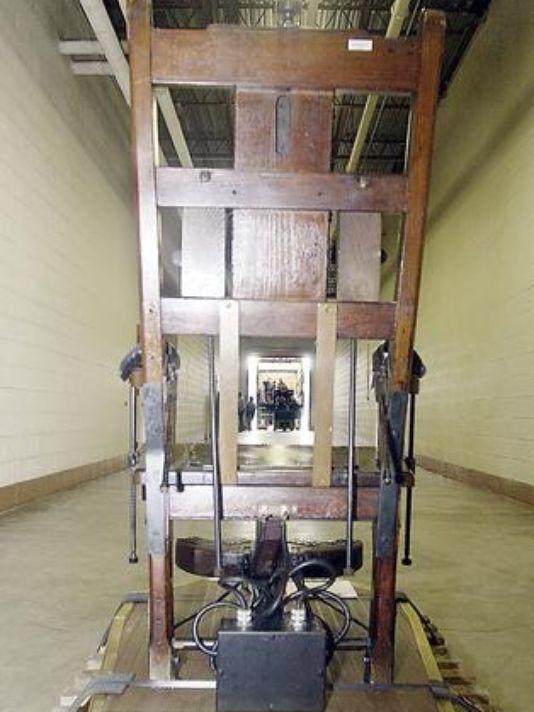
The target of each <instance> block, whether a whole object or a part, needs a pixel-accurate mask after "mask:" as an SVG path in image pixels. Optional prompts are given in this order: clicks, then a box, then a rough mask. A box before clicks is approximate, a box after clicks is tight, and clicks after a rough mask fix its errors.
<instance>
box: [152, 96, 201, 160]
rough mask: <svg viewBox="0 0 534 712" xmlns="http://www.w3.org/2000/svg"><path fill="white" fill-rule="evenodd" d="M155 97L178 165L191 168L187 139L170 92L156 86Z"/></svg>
mask: <svg viewBox="0 0 534 712" xmlns="http://www.w3.org/2000/svg"><path fill="white" fill-rule="evenodd" d="M156 98H157V101H158V106H159V109H160V111H161V115H162V116H163V120H164V121H165V123H166V124H167V129H168V131H169V135H170V137H171V141H172V143H173V146H174V148H175V150H176V153H177V155H178V160H179V161H180V165H181V166H183V167H184V168H192V167H193V161H192V159H191V154H190V152H189V148H188V147H187V141H186V140H185V136H184V132H183V129H182V125H181V123H180V119H179V118H178V114H177V113H176V107H175V105H174V101H173V100H172V96H171V92H170V91H169V89H167V88H166V87H158V89H156Z"/></svg>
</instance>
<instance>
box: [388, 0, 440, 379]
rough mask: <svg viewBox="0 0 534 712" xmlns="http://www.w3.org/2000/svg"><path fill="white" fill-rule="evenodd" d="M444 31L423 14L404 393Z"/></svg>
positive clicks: (404, 313) (403, 300)
mask: <svg viewBox="0 0 534 712" xmlns="http://www.w3.org/2000/svg"><path fill="white" fill-rule="evenodd" d="M445 29H446V22H445V16H444V14H443V13H441V12H437V11H432V10H427V11H426V12H425V13H424V14H423V37H422V47H421V77H420V81H419V88H418V91H417V95H416V97H415V103H414V108H413V115H412V122H411V130H410V133H411V140H410V157H409V158H410V160H409V173H408V196H409V198H408V212H407V215H406V220H405V223H404V242H403V245H402V253H401V263H400V269H399V276H398V282H397V311H396V334H395V344H394V355H395V356H394V361H393V378H392V387H393V388H398V389H401V390H406V388H407V387H408V385H409V383H410V370H411V362H412V351H413V344H414V338H415V325H416V318H417V306H418V302H419V286H420V283H421V266H422V262H423V247H424V239H425V223H426V214H427V202H428V192H429V186H430V167H431V159H432V141H433V138H434V124H435V118H436V106H437V98H438V91H439V81H440V70H441V62H442V58H443V46H444V40H445Z"/></svg>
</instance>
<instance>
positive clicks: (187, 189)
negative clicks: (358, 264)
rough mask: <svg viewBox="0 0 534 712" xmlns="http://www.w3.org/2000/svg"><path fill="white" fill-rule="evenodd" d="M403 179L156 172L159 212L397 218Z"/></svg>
mask: <svg viewBox="0 0 534 712" xmlns="http://www.w3.org/2000/svg"><path fill="white" fill-rule="evenodd" d="M406 185H407V179H406V178H405V176H397V175H389V176H378V175H373V176H354V175H346V174H339V173H326V174H325V173H288V172H282V171H277V172H275V171H236V170H230V169H209V170H208V169H205V168H159V169H158V171H157V174H156V190H157V198H158V204H159V205H160V206H163V207H173V206H174V207H178V206H184V207H185V206H190V207H198V208H203V207H213V208H267V209H271V208H272V209H280V210H346V211H358V212H373V213H401V212H405V211H406V208H407V192H406Z"/></svg>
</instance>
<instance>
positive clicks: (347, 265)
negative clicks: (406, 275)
mask: <svg viewBox="0 0 534 712" xmlns="http://www.w3.org/2000/svg"><path fill="white" fill-rule="evenodd" d="M381 226H382V220H381V216H380V214H379V213H365V214H363V215H358V214H357V213H341V214H340V215H339V242H338V252H337V255H338V259H337V264H338V266H337V298H338V299H341V300H343V301H348V302H351V301H354V302H366V301H370V302H375V301H377V300H378V298H379V296H380V247H381V240H382V235H381Z"/></svg>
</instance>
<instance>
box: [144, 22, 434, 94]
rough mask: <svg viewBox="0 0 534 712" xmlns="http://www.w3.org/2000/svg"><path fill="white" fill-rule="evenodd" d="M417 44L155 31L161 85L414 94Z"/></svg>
mask: <svg viewBox="0 0 534 712" xmlns="http://www.w3.org/2000/svg"><path fill="white" fill-rule="evenodd" d="M419 47H420V43H419V40H418V39H411V38H403V39H386V38H384V37H370V36H369V35H366V34H363V33H361V32H357V31H355V32H345V31H344V32H325V31H310V30H298V29H295V30H287V29H285V28H281V29H252V28H245V27H232V26H230V27H222V26H215V27H209V28H208V29H207V30H163V29H156V30H153V31H152V78H153V81H154V83H155V84H167V85H172V84H182V85H200V86H202V85H206V86H217V85H219V86H221V85H222V86H247V87H256V88H267V87H269V88H272V87H282V88H284V87H291V88H292V89H311V90H333V89H345V90H355V91H362V92H391V93H408V92H414V91H415V90H416V89H417V86H418V81H419V74H420V54H419Z"/></svg>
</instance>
